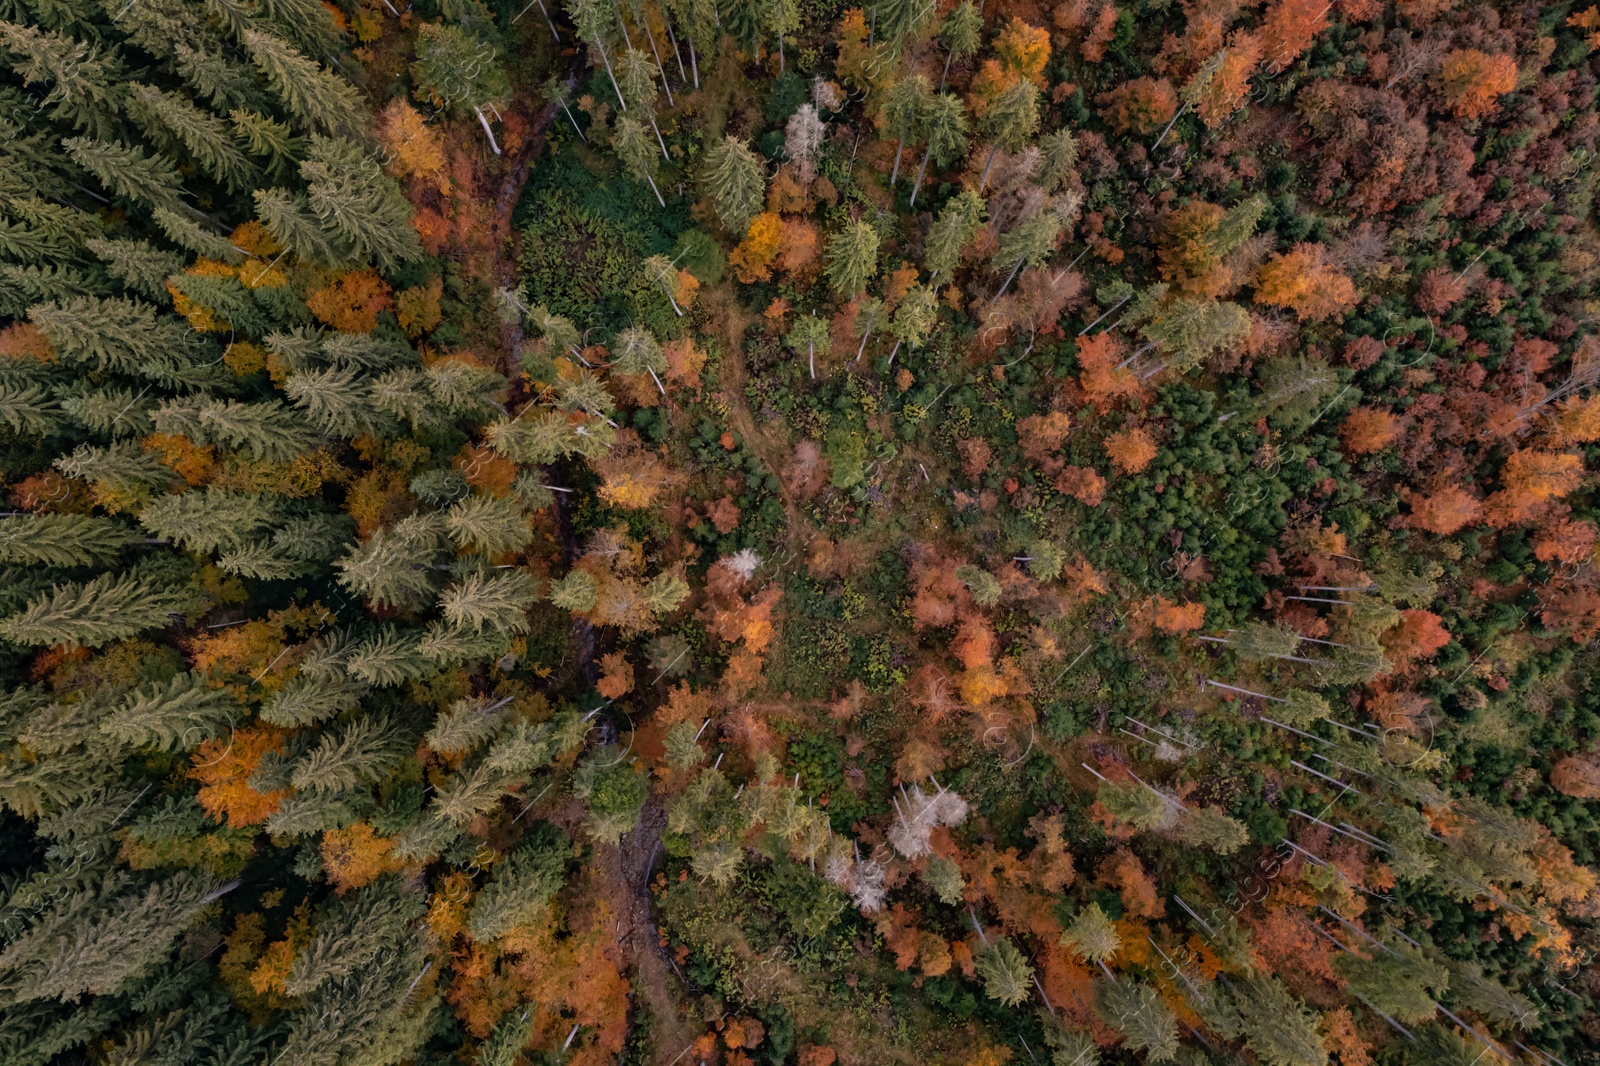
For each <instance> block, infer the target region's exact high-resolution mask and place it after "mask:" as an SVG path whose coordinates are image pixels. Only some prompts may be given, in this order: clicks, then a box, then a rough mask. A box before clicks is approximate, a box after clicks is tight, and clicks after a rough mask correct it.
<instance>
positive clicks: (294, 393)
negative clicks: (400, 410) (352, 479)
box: [283, 367, 399, 440]
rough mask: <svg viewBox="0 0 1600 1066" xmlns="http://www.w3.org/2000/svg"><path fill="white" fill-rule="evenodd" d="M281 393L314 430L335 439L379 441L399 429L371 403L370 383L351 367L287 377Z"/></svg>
mask: <svg viewBox="0 0 1600 1066" xmlns="http://www.w3.org/2000/svg"><path fill="white" fill-rule="evenodd" d="M283 392H284V395H285V396H287V397H289V399H290V400H291V401H292V402H293V403H294V405H295V407H296V408H298V409H299V410H302V411H304V412H305V413H306V415H307V416H308V417H309V418H310V419H311V421H312V423H313V424H314V425H315V426H316V427H317V429H319V430H320V431H322V432H323V433H327V434H330V435H332V436H335V437H343V438H346V439H354V438H356V437H363V436H366V437H374V438H377V439H380V440H381V439H385V438H389V437H393V436H394V435H395V434H396V432H397V431H398V429H399V425H398V423H397V422H396V421H395V419H394V417H393V416H392V415H390V414H389V412H387V411H384V410H382V409H381V408H379V407H378V406H376V405H375V404H374V403H373V400H372V383H371V380H370V379H369V378H368V377H367V376H366V375H364V374H362V373H361V371H359V370H357V369H356V368H354V367H327V368H324V369H321V370H308V371H300V372H297V373H294V374H290V375H289V377H288V378H287V380H285V382H284V385H283Z"/></svg>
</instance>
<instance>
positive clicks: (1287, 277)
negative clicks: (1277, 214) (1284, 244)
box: [1256, 242, 1356, 322]
mask: <svg viewBox="0 0 1600 1066" xmlns="http://www.w3.org/2000/svg"><path fill="white" fill-rule="evenodd" d="M1326 251H1327V249H1325V248H1324V247H1323V246H1322V245H1320V244H1311V243H1306V242H1302V243H1300V244H1297V245H1295V246H1294V247H1293V248H1291V249H1290V250H1289V251H1287V252H1285V253H1283V254H1281V255H1276V256H1273V257H1272V259H1271V260H1269V261H1268V262H1267V263H1266V265H1264V266H1263V267H1262V268H1261V273H1260V275H1259V276H1258V277H1257V279H1256V300H1257V302H1259V303H1264V304H1271V305H1273V306H1275V307H1287V308H1289V309H1290V310H1292V311H1293V312H1294V313H1295V317H1297V318H1299V319H1300V321H1302V322H1321V321H1322V320H1323V319H1325V318H1331V317H1333V316H1334V315H1337V314H1342V313H1343V312H1345V311H1348V310H1349V309H1350V308H1352V307H1354V306H1355V303H1356V287H1355V284H1354V283H1353V282H1352V281H1351V280H1350V279H1349V278H1347V277H1345V276H1344V275H1343V274H1342V273H1340V272H1339V271H1338V270H1337V269H1336V268H1334V267H1333V266H1331V265H1329V264H1328V263H1327V262H1326V261H1325V259H1324V256H1325V254H1326Z"/></svg>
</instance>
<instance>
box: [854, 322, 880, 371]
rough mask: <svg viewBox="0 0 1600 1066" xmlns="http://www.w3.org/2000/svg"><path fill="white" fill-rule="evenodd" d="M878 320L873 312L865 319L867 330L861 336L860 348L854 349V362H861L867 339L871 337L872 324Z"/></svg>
mask: <svg viewBox="0 0 1600 1066" xmlns="http://www.w3.org/2000/svg"><path fill="white" fill-rule="evenodd" d="M877 320H878V313H877V312H876V311H874V312H873V313H872V314H871V315H869V316H868V317H867V328H866V330H865V331H863V332H862V334H861V347H859V348H857V349H856V362H858V363H859V362H861V356H862V355H863V354H865V353H866V350H867V338H868V337H870V336H872V324H873V323H874V322H876V321H877Z"/></svg>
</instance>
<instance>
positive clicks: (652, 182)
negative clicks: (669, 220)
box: [644, 174, 683, 315]
mask: <svg viewBox="0 0 1600 1066" xmlns="http://www.w3.org/2000/svg"><path fill="white" fill-rule="evenodd" d="M644 180H645V181H648V182H649V183H650V191H651V192H653V193H655V194H656V203H658V204H660V205H661V206H662V207H666V206H667V202H666V201H665V200H663V199H662V198H661V190H660V189H658V188H656V179H654V178H652V177H651V176H650V175H648V174H646V175H645V176H644ZM667 299H669V300H671V299H672V294H671V293H670V292H669V293H667ZM672 306H673V308H674V309H676V308H677V306H678V305H677V303H676V302H674V303H673V305H672ZM678 314H680V315H681V314H683V312H682V311H679V312H678Z"/></svg>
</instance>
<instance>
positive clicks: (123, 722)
mask: <svg viewBox="0 0 1600 1066" xmlns="http://www.w3.org/2000/svg"><path fill="white" fill-rule="evenodd" d="M238 716H239V715H238V708H237V707H235V706H234V703H233V700H232V699H231V698H230V697H229V695H228V693H227V691H226V690H224V689H218V688H211V687H209V686H208V685H207V684H206V683H205V678H204V677H203V676H202V675H200V674H195V673H184V674H177V675H175V676H173V677H172V678H171V679H170V680H168V681H165V682H157V683H152V684H147V685H144V686H141V687H140V688H138V689H136V690H135V691H134V692H133V693H131V694H130V695H128V696H127V697H126V698H124V699H123V701H122V702H121V703H120V704H119V705H118V706H117V708H116V710H115V711H113V712H112V713H111V716H110V717H109V718H107V719H105V720H104V721H103V722H101V724H100V729H101V731H102V732H104V733H106V734H107V735H108V736H111V737H114V738H115V739H117V740H119V741H121V742H122V743H124V744H130V745H133V746H134V747H153V748H157V749H159V750H161V751H191V750H193V749H194V748H196V747H198V746H199V745H200V742H201V741H204V740H209V739H210V738H211V737H213V736H216V735H218V734H219V733H220V732H221V731H222V730H223V729H224V728H225V727H226V726H227V725H228V724H229V723H231V722H232V721H234V720H235V718H236V717H238Z"/></svg>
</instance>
